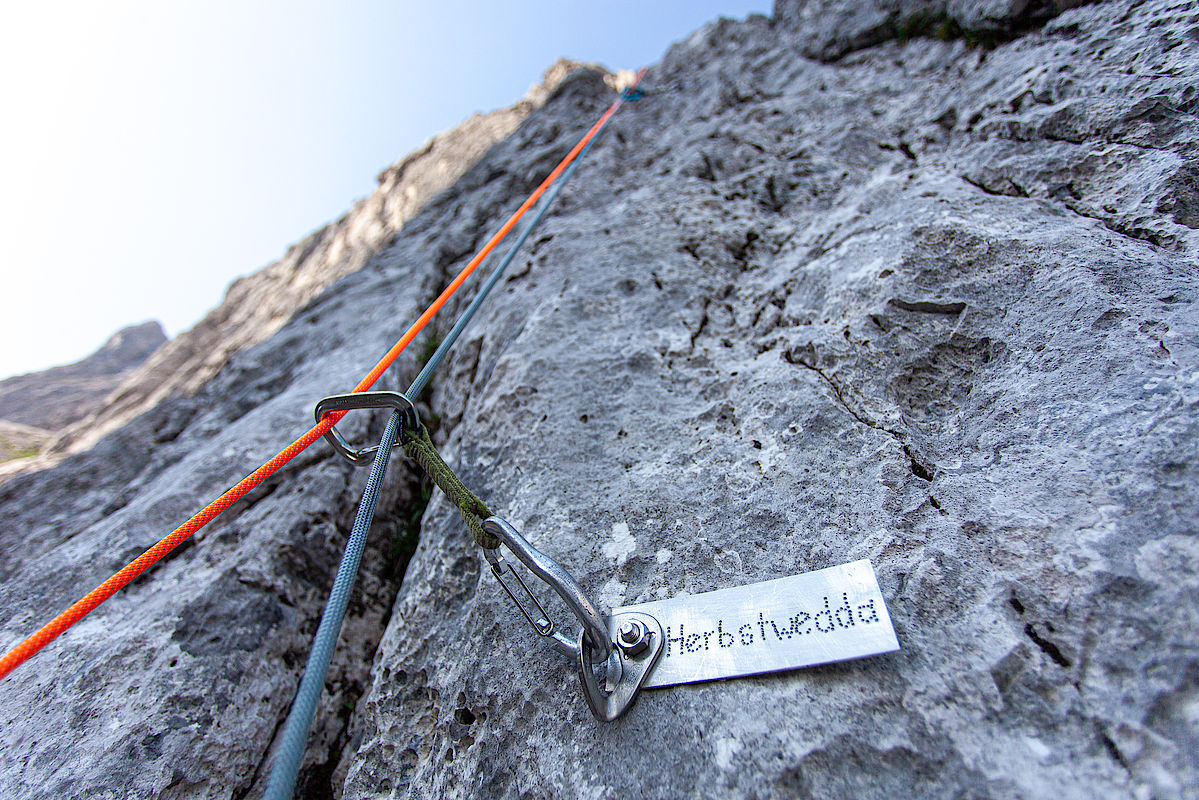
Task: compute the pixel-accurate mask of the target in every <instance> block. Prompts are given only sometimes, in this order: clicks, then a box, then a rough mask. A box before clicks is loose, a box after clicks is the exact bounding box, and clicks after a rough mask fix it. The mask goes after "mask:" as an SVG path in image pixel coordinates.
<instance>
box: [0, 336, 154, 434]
mask: <svg viewBox="0 0 1199 800" xmlns="http://www.w3.org/2000/svg"><path fill="white" fill-rule="evenodd" d="M166 341H167V335H166V332H165V331H163V329H162V325H161V324H160V323H158V322H157V321H153V322H143V323H142V324H140V325H131V326H130V327H128V328H123V329H121V330H119V331H117V332H116V333H115V334H113V335H112V338H110V339H109V340H108V341H107V342H105V343H104V346H103V347H101V348H100V349H99V350H97V351H96V352H94V353H92V354H91V355H90V356H88V357H87V358H85V359H83V360H81V361H76V362H75V363H74V364H67V365H66V366H62V367H52V368H51V369H47V370H42V371H41V372H30V373H28V374H25V375H17V376H16V377H13V378H8V379H7V380H4V381H0V420H3V421H7V422H13V423H17V424H18V425H21V426H25V427H26V428H34V429H38V428H40V429H42V430H44V431H47V432H51V433H52V432H54V431H57V430H59V429H61V428H64V427H66V426H67V425H70V424H71V423H72V422H75V421H77V420H80V419H82V418H83V417H85V416H87V415H88V414H90V413H92V412H93V411H95V410H96V409H98V408H99V407H100V406H101V404H102V403H103V402H104V399H105V398H106V397H107V396H108V395H109V393H111V392H112V390H113V389H116V388H117V386H119V385H120V384H121V382H122V381H123V380H124V379H125V378H126V377H128V375H129V373H130V372H131V371H132V370H134V369H136V368H137V367H139V366H141V365H142V364H143V363H144V362H145V360H146V359H147V358H149V357H150V356H151V355H152V354H153V353H154V351H155V350H157V349H158V348H159V347H161V346H162V345H163V344H164V343H165V342H166ZM7 432H8V431H7V428H6V429H5V430H4V431H0V440H2V439H3V438H7V437H4V433H7ZM27 432H28V431H27ZM9 457H11V456H9Z"/></svg>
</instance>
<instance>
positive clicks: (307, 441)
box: [0, 69, 645, 679]
mask: <svg viewBox="0 0 1199 800" xmlns="http://www.w3.org/2000/svg"><path fill="white" fill-rule="evenodd" d="M644 74H645V70H644V69H643V70H641V71H640V72H639V73H638V74H637V78H636V80H635V82H634V83H633V85H632V86H631V87H629V89H628V90H626V92H625V94H622V95H621V97H619V98H617V99H616V101H615V102H613V103H612V105H611V106H609V108H608V109H607V111H605V112H604V114H603V116H601V117H600V118H599V120H597V121H596V123H595V124H594V125H592V126H591V128H590V129H588V131H587V133H586V134H584V136H583V138H582V139H580V140H579V142H578V143H577V144H575V146H574V147H573V148H572V149H571V150H570V152H569V153H567V155H566V157H565V158H563V159H562V161H561V162H559V163H558V165H557V166H556V167H554V169H553V171H551V172H550V174H549V175H548V176H546V178H545V180H544V181H542V182H541V184H540V185H539V186H538V187H537V188H536V189H535V190H534V191H533V193H532V194H530V195H529V197H528V198H526V200H525V201H524V202H523V203H522V204H521V205H520V207H519V208H518V209H517V210H516V211H515V212H514V213H513V214H512V216H511V217H509V218H508V220H507V222H505V223H504V225H503V226H502V227H501V228H500V230H499V231H497V232H496V234H495V235H494V236H492V237H491V239H489V240H488V242H487V243H486V244H485V245H484V246H483V248H482V249H481V250H479V252H478V253H476V254H475V256H474V257H473V258H472V259H471V260H470V262H468V263H467V265H466V266H465V267H463V268H462V270H461V271H460V272H459V273H458V275H457V276H456V277H455V278H454V280H453V281H452V282H451V283H450V284H449V286H447V287H446V288H445V289H444V290H443V291H442V293H441V294H440V295H438V296H437V299H436V300H434V301H433V303H432V304H430V305H429V307H428V308H427V309H425V311H424V313H422V314H421V316H420V317H419V318H418V319H417V320H416V322H414V323H413V324H412V325H411V326H410V327H409V328H408V330H407V331H405V333H404V335H403V336H401V337H400V339H399V341H397V342H396V343H395V344H394V345H393V346H392V348H391V349H390V350H388V351H387V353H386V354H385V355H384V356H383V358H381V359H380V360H379V362H378V363H377V364H375V366H374V367H373V368H372V369H371V371H370V372H368V373H367V375H366V377H364V378H363V379H362V380H361V381H360V382H359V383H358V385H357V386H355V387H354V390H353V391H354V392H364V391H366V390H368V389H370V388H371V387H372V386H374V384H375V383H376V382H377V381H378V380H379V378H380V377H382V375H383V373H384V372H386V371H387V369H388V368H390V367H391V365H392V364H394V363H395V361H396V359H398V358H399V356H400V354H401V353H403V352H404V350H405V349H406V348H407V347H408V345H409V344H411V343H412V340H413V339H415V338H416V337H417V335H418V334H420V332H421V331H422V330H424V328H425V326H426V325H428V323H429V321H430V320H431V319H432V318H433V317H434V316H435V315H436V314H437V312H439V311H440V310H441V309H442V307H443V306H444V305H445V304H446V303H447V302H448V301H449V299H450V298H451V297H452V296H453V295H454V294H455V293H456V292H457V291H458V289H459V288H460V287H461V286H462V284H463V283H465V281H466V280H467V279H468V278H469V277H470V276H471V275H472V274H473V273H474V272H475V270H476V269H477V268H478V266H479V265H480V264H481V263H482V262H483V260H484V259H485V258H487V256H488V255H490V253H491V252H492V251H493V250H494V249H495V248H496V246H498V245H499V243H500V242H501V241H502V240H503V239H504V238H505V237H506V236H507V235H508V233H509V232H511V230H512V228H513V227H515V226H516V224H517V222H519V221H520V219H521V218H522V217H523V216H524V215H525V213H526V212H527V211H528V210H529V209H530V208H532V206H533V205H534V204H535V203H536V202H537V201H538V200H540V199H541V197H542V195H544V194H545V193H546V191H547V190H548V189H549V188H550V187H551V186H552V185H553V184H554V183H556V182H557V181H558V179H559V178H560V177H562V175H563V173H565V172H566V170H568V169H569V168H570V166H571V164H572V163H574V161H575V160H576V159H577V158H578V157H579V155H580V154H581V153H582V152H583V151H584V150H585V149H586V148H587V147H588V145H589V144H590V143H591V141H592V140H593V139H594V138H595V137H596V135H598V134H599V132H600V131H601V130H603V129H604V127H606V126H607V124H608V122H609V121H610V120H611V119H612V117H613V115H614V114H615V113H616V112H617V111H618V110H619V109H620V107H621V105H622V104H623V102H624V100H625V96H626V95H627V94H628V92H629V91H630V90H635V89H636V87H637V85H638V83H640V81H641V78H642V77H643V76H644ZM493 285H494V284H493ZM472 314H473V312H472ZM468 321H469V320H468ZM463 327H465V326H463ZM439 361H440V359H439ZM418 377H419V376H418ZM426 380H427V378H426ZM343 416H345V413H344V412H334V413H330V414H328V415H326V416H325V417H324V418H323V419H322V421H321V422H319V423H317V424H316V425H315V426H314V427H313V428H312V429H310V430H309V431H308V432H306V433H305V434H303V435H302V436H300V437H299V438H298V439H296V440H295V441H294V442H292V443H291V444H290V445H288V446H287V447H286V448H284V449H283V450H282V451H281V452H280V453H279V454H278V455H276V456H275V457H274V458H272V459H270V460H269V461H267V462H266V463H265V464H263V465H262V466H260V467H259V468H258V469H256V470H254V472H252V473H250V475H248V476H247V477H245V478H244V479H242V480H241V481H240V482H238V483H237V484H236V485H235V486H233V487H232V488H231V489H229V490H227V491H226V492H224V493H223V494H222V495H221V496H220V497H218V498H217V499H216V500H214V501H213V502H211V503H209V504H208V505H207V506H205V507H204V509H202V510H201V511H199V512H198V513H197V514H195V515H194V516H192V517H191V518H190V519H189V520H187V521H186V522H184V523H183V524H182V525H180V526H179V527H178V528H176V529H175V530H174V531H172V532H171V533H170V534H169V535H168V536H166V537H165V538H163V539H162V540H161V541H159V542H158V543H157V544H155V545H154V546H152V547H150V548H149V549H148V550H146V551H145V552H144V553H142V554H141V555H140V556H138V557H137V558H135V559H134V560H133V561H132V562H130V563H129V564H127V565H126V566H125V567H124V568H122V569H121V570H120V571H118V572H117V573H116V574H115V575H113V576H112V577H110V578H109V579H108V580H106V581H104V583H102V584H100V585H99V586H98V587H96V588H95V589H93V590H92V591H90V592H88V593H87V594H86V595H84V596H83V597H82V598H81V599H79V600H78V601H76V602H75V603H73V604H72V605H71V606H70V607H69V608H67V609H66V610H65V611H63V612H62V613H60V614H59V615H58V616H56V617H55V618H54V619H52V620H51V621H50V622H48V623H46V624H45V625H44V626H42V628H40V629H39V630H38V631H37V632H35V633H34V634H33V635H31V636H29V637H28V638H27V639H25V640H24V641H23V642H21V643H20V644H18V645H17V646H16V647H14V648H12V650H10V651H9V652H8V653H7V654H5V656H4V657H3V658H0V679H3V678H5V677H7V676H8V675H9V674H10V673H11V672H12V671H13V670H14V669H16V668H17V667H19V666H20V665H21V664H23V663H25V662H26V661H28V660H29V659H30V658H32V657H33V656H34V655H35V654H37V653H38V652H39V651H41V650H42V648H44V647H46V645H48V644H49V643H50V642H52V641H54V640H55V639H56V638H58V637H59V636H61V635H62V634H63V633H64V632H66V631H67V630H68V629H69V628H70V627H71V626H72V625H74V624H75V623H77V622H78V621H79V620H81V619H83V618H84V617H85V616H87V615H88V614H90V613H91V612H92V611H94V610H95V609H96V608H97V607H98V606H99V605H100V604H101V603H103V602H104V601H105V600H107V599H108V598H110V597H112V596H113V595H114V594H116V593H117V592H118V591H120V590H121V589H123V588H124V587H125V586H127V585H129V584H130V583H131V582H132V581H133V580H134V579H136V578H137V577H138V576H139V575H141V574H142V573H143V572H145V571H146V570H148V569H149V568H150V567H152V566H153V565H154V564H156V563H157V562H158V561H159V560H161V559H162V558H163V557H164V556H166V555H167V554H168V553H170V552H171V551H172V550H174V549H175V548H176V547H178V546H179V545H180V544H182V543H183V542H184V541H186V540H187V539H188V538H189V537H191V536H192V534H194V533H195V532H196V531H198V530H200V529H201V528H202V527H204V526H205V525H207V524H208V523H209V522H211V521H212V520H213V519H215V518H216V517H217V516H219V515H220V514H221V513H222V512H223V511H225V510H226V509H227V508H229V506H231V505H233V503H235V502H236V501H237V500H239V499H240V498H242V497H244V496H245V495H246V494H247V493H248V492H250V491H251V490H253V489H254V488H255V487H256V486H258V485H259V484H261V483H262V482H263V481H264V480H266V479H267V478H268V477H270V476H271V475H273V474H274V473H275V472H277V471H278V470H280V469H281V468H282V467H283V466H285V465H286V464H287V463H288V462H290V461H291V460H292V459H294V458H295V457H296V456H297V455H299V454H300V453H301V452H303V451H304V450H305V449H306V448H308V447H309V446H310V445H312V443H313V442H315V441H316V440H317V439H320V438H321V437H322V436H324V435H325V434H326V433H327V432H329V431H330V430H331V429H332V428H333V426H334V425H336V424H337V422H338V421H340V420H341V418H342V417H343Z"/></svg>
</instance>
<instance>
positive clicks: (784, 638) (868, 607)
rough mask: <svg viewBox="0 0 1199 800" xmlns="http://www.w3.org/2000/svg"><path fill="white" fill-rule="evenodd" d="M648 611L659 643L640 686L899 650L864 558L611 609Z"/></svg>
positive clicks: (885, 607)
mask: <svg viewBox="0 0 1199 800" xmlns="http://www.w3.org/2000/svg"><path fill="white" fill-rule="evenodd" d="M627 611H641V612H644V613H646V614H650V615H652V616H654V617H655V618H656V619H657V620H658V621H659V622H660V623H662V629H663V630H664V631H665V632H666V647H665V648H664V650H663V652H662V657H661V658H660V659H659V661H658V665H657V667H655V668H654V671H653V672H652V673H651V674H650V676H649V679H648V680H647V681H646V682H645V684H644V685H645V688H651V687H655V686H673V685H674V684H678V683H694V682H695V681H710V680H714V679H717V678H732V677H736V676H738V675H756V674H758V673H762V672H775V671H778V670H784V669H795V668H797V667H808V666H812V665H814V664H827V663H829V662H832V661H846V660H848V659H851V658H862V657H863V656H873V655H878V654H880V653H891V652H894V651H896V650H898V649H899V642H898V640H896V638H895V629H894V628H892V627H891V617H890V615H889V614H888V613H887V606H886V604H885V603H884V602H883V596H882V593H881V592H880V591H879V588H878V580H877V579H876V578H875V577H874V568H873V567H871V566H870V562H869V561H867V560H862V561H854V562H852V563H850V564H843V565H841V566H839V567H829V568H828V569H821V570H816V571H815V572H808V573H805V574H803V575H793V576H791V577H789V578H779V579H777V580H773V581H764V582H762V583H753V584H750V585H748V586H738V587H735V588H732V589H720V590H718V591H715V592H707V593H705V594H697V595H691V596H689V597H674V598H671V599H669V600H658V601H655V602H653V603H640V604H638V605H632V606H625V607H623V608H618V609H615V611H614V613H622V612H627Z"/></svg>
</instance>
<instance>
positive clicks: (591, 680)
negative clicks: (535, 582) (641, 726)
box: [483, 517, 666, 722]
mask: <svg viewBox="0 0 1199 800" xmlns="http://www.w3.org/2000/svg"><path fill="white" fill-rule="evenodd" d="M483 529H484V530H485V531H487V532H488V533H490V534H491V535H493V536H495V537H496V538H498V539H499V540H500V541H501V542H503V543H504V544H505V545H507V547H508V549H509V550H511V551H512V552H513V553H514V554H515V555H516V557H517V558H518V559H520V561H521V562H522V563H523V564H524V565H525V566H526V567H528V568H529V570H530V571H531V572H532V573H533V574H535V575H537V576H538V577H539V578H541V579H542V580H543V581H545V582H546V583H548V584H549V585H550V587H551V588H552V589H553V590H554V591H555V592H557V593H558V596H559V597H561V598H562V599H563V601H565V602H566V605H568V606H569V607H570V609H571V610H572V611H573V612H574V613H575V616H576V617H578V618H579V622H580V623H582V628H581V629H580V630H579V633H578V636H577V637H576V638H575V639H574V640H571V639H569V638H567V637H566V636H564V635H563V634H562V633H560V632H558V631H557V630H556V629H555V628H556V626H555V625H554V623H553V622H552V621H551V620H550V618H549V615H548V614H546V612H545V609H544V608H543V607H542V605H541V603H539V602H538V601H537V598H536V597H534V596H533V594H532V593H531V592H530V591H529V588H528V586H526V585H525V582H524V581H523V580H521V579H520V575H518V574H517V573H516V571H515V570H513V569H512V566H511V565H510V564H508V563H506V562H505V561H504V557H503V556H502V555H500V554H499V553H498V552H497V550H484V551H483V552H484V554H485V557H486V558H487V562H488V563H489V564H490V565H491V571H492V572H493V573H494V574H495V576H496V578H497V579H498V580H499V582H500V585H501V586H503V587H504V591H505V592H507V593H508V596H509V597H511V598H512V601H513V602H514V603H516V607H517V608H518V609H520V613H521V614H522V615H523V616H524V618H525V619H526V620H528V621H529V624H530V625H532V626H533V629H534V630H535V631H537V633H538V634H539V635H540V636H552V637H553V639H554V649H556V650H557V651H558V652H560V653H562V654H563V655H565V656H567V657H569V658H572V659H573V660H574V661H575V663H576V664H577V666H578V670H579V677H580V680H581V681H582V684H583V696H584V698H585V699H586V700H587V706H588V708H590V709H591V713H592V714H594V715H595V717H596V719H598V720H600V721H602V722H611V721H612V720H614V719H616V718H617V717H619V716H620V715H621V714H623V713H624V712H625V711H627V710H628V708H629V706H630V705H632V703H633V701H634V700H635V699H636V698H637V693H638V692H639V691H640V690H641V687H642V685H643V684H644V683H645V680H646V678H648V677H649V674H650V672H651V671H652V670H653V668H654V666H655V665H656V664H657V663H658V658H659V657H660V656H661V655H662V645H663V643H664V642H665V640H666V638H665V635H664V634H663V632H662V625H661V624H660V623H659V622H658V621H657V620H656V619H654V618H653V617H652V616H650V615H649V614H645V613H641V612H636V611H626V612H621V613H619V614H615V615H613V616H611V617H604V616H603V615H601V614H600V613H599V610H598V609H597V608H596V606H595V604H594V603H592V602H591V600H590V598H588V597H587V595H586V594H585V593H584V592H583V590H582V588H581V587H580V586H579V584H578V583H576V582H575V579H574V578H572V577H571V575H570V573H569V572H567V571H566V570H565V569H563V568H562V565H561V564H559V563H558V562H557V561H554V559H552V558H550V557H549V556H547V555H546V554H545V553H542V552H541V551H540V550H538V549H537V548H535V547H533V545H531V544H529V541H528V540H527V539H525V537H523V536H521V535H520V532H519V531H517V530H516V528H514V527H512V525H510V524H509V523H508V522H507V521H505V520H503V519H500V518H499V517H490V518H489V519H487V520H486V521H485V522H484V523H483ZM497 549H498V548H497ZM505 570H507V571H508V572H510V573H511V575H512V577H513V578H515V579H516V583H517V584H518V585H519V586H520V589H521V590H522V591H523V593H524V596H525V597H527V598H528V600H529V601H531V603H532V608H536V610H537V615H536V616H537V619H536V620H535V619H534V615H533V614H531V613H530V610H529V607H528V605H527V604H526V603H525V602H523V601H522V600H521V599H520V598H518V597H517V593H516V592H515V591H514V590H513V587H512V586H509V584H508V582H507V581H505V580H504V571H505Z"/></svg>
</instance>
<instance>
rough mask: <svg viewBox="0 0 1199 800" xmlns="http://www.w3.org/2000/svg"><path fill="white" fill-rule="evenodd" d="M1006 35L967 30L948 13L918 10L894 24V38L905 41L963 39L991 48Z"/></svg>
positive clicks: (999, 42) (986, 48)
mask: <svg viewBox="0 0 1199 800" xmlns="http://www.w3.org/2000/svg"><path fill="white" fill-rule="evenodd" d="M1007 38H1008V37H1005V36H1004V34H1003V32H1002V31H994V30H967V29H966V28H963V27H962V26H961V25H959V24H958V22H957V20H955V19H953V18H952V17H950V16H949V15H948V14H945V13H940V14H932V13H929V12H926V11H925V12H919V13H916V14H913V15H912V16H910V17H905V18H904V19H901V20H899V22H898V23H897V24H896V26H895V39H896V40H898V41H900V42H907V41H910V40H912V39H938V40H940V41H942V42H952V41H956V40H959V39H960V40H962V41H964V42H965V43H966V44H967V45H968V46H970V47H981V48H983V49H984V50H993V49H994V48H996V47H998V46H999V45H1000V44H1002V43H1003V42H1004V41H1006V40H1007Z"/></svg>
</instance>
